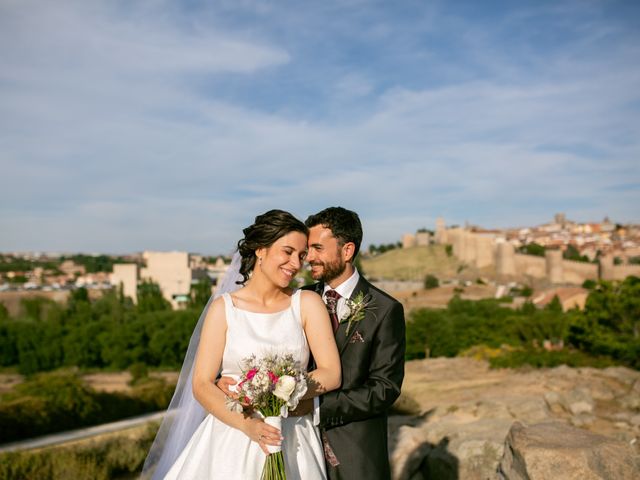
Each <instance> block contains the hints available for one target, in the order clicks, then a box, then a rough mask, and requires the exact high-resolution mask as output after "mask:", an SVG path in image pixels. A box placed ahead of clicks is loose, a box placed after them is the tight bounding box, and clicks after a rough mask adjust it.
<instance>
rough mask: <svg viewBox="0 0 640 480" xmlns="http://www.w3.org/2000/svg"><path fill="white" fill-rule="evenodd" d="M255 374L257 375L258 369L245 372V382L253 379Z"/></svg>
mask: <svg viewBox="0 0 640 480" xmlns="http://www.w3.org/2000/svg"><path fill="white" fill-rule="evenodd" d="M256 373H258V369H257V368H252V369H251V370H249V371H248V372H247V380H251V379H252V378H253V377H255V376H256Z"/></svg>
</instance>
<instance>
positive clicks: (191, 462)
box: [143, 210, 340, 480]
mask: <svg viewBox="0 0 640 480" xmlns="http://www.w3.org/2000/svg"><path fill="white" fill-rule="evenodd" d="M243 233H244V238H243V239H241V240H240V241H239V242H238V252H237V253H236V255H235V256H234V260H233V262H232V265H231V267H230V268H229V271H228V272H227V274H226V275H225V281H224V282H223V284H222V285H221V286H220V288H219V289H218V291H217V293H216V298H215V299H212V300H209V304H208V305H207V307H206V308H205V310H204V312H203V314H202V316H201V318H200V321H199V322H198V325H197V326H196V328H195V330H194V333H193V336H192V339H191V342H190V344H189V349H188V351H187V355H186V358H185V362H184V365H183V367H182V371H181V374H180V378H179V380H178V386H177V387H176V393H175V394H174V397H173V400H172V401H171V405H170V406H169V411H168V413H167V415H166V417H165V420H164V421H163V424H162V426H161V428H160V430H159V432H158V435H157V437H156V440H155V441H154V444H153V446H152V448H151V451H150V453H149V456H148V457H147V460H146V462H145V465H144V469H143V478H149V477H150V476H151V475H152V476H153V479H154V480H155V479H162V478H164V479H190V480H191V479H202V480H210V479H218V478H220V479H225V480H226V479H238V480H240V479H242V480H244V479H258V478H260V475H261V472H262V467H263V465H264V462H265V458H266V454H267V453H268V451H267V446H268V445H280V444H281V445H282V450H283V452H284V459H285V471H286V474H287V479H289V480H292V479H305V480H306V479H324V478H326V473H325V465H324V456H323V450H322V443H321V440H320V434H319V432H318V429H317V428H316V427H314V426H313V421H312V418H311V416H310V415H306V416H303V417H289V418H285V419H284V420H283V422H282V432H281V431H279V430H278V429H276V428H274V427H272V426H270V425H267V424H266V423H265V422H264V421H262V419H260V418H257V417H255V416H247V415H245V414H241V413H235V412H232V411H230V410H228V409H227V407H226V406H225V398H226V397H225V394H224V393H223V392H222V391H221V390H220V389H219V388H217V387H216V385H215V380H216V378H217V377H218V376H219V375H224V376H234V375H235V376H238V375H240V374H241V372H240V368H239V365H240V361H241V360H242V359H243V358H246V357H248V356H250V355H252V354H255V355H257V356H258V357H259V356H261V355H264V354H268V353H293V354H294V356H295V357H296V359H297V360H299V361H300V363H301V365H307V363H308V359H309V353H311V354H312V355H313V358H314V360H315V364H316V366H317V367H316V369H315V370H313V371H312V372H310V373H309V377H310V381H309V390H308V391H307V393H306V394H305V397H304V398H311V397H314V396H317V395H320V394H322V393H325V392H327V391H330V390H333V389H335V388H338V386H339V385H340V359H339V356H338V351H337V348H336V344H335V340H334V335H333V332H332V329H331V322H330V320H329V317H328V313H327V310H326V307H325V305H324V303H323V301H322V299H321V298H320V296H318V295H317V294H316V293H315V292H311V291H301V290H292V289H291V288H289V284H290V282H291V281H292V280H293V278H294V277H295V275H296V273H297V272H298V271H299V270H300V268H301V266H302V262H303V261H304V258H305V255H306V251H307V233H308V231H307V228H306V226H305V225H304V224H303V223H302V222H301V221H300V220H298V219H296V218H295V217H293V216H292V215H291V214H290V213H288V212H284V211H282V210H270V211H268V212H266V213H264V214H263V215H259V216H257V217H256V219H255V223H254V224H253V225H251V226H249V227H247V228H245V229H244V230H243ZM234 268H235V269H236V271H235V272H234V271H233V269H234ZM238 273H239V274H240V275H241V276H242V278H239V275H238ZM238 278H239V282H236V279H238ZM236 283H240V284H242V285H243V286H242V288H240V289H239V290H237V291H234V290H235V289H236V288H237V287H236Z"/></svg>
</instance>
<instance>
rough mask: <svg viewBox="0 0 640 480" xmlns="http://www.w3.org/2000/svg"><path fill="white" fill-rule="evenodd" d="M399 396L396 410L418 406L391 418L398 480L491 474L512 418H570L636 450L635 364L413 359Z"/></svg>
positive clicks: (639, 398)
mask: <svg viewBox="0 0 640 480" xmlns="http://www.w3.org/2000/svg"><path fill="white" fill-rule="evenodd" d="M402 397H406V398H405V400H404V403H402V402H401V403H400V404H399V405H400V406H402V407H403V408H400V409H399V410H401V411H404V412H405V413H410V412H418V413H414V414H412V415H408V416H403V417H391V418H390V424H389V425H390V426H389V434H390V437H389V438H390V447H389V448H390V450H389V451H390V454H391V459H392V465H393V478H394V479H396V480H400V479H402V480H404V479H413V480H420V479H423V478H425V479H426V478H429V479H434V478H435V479H442V480H448V479H450V478H451V479H456V480H487V479H494V478H496V475H497V474H496V471H497V468H498V464H499V463H500V460H501V458H502V457H503V453H504V439H505V437H506V436H507V434H508V433H509V430H510V428H511V426H512V425H513V423H514V422H515V421H519V422H522V423H524V424H528V425H534V424H539V423H545V422H549V421H556V422H562V423H564V424H566V425H567V427H568V428H574V427H571V426H570V425H574V426H577V427H580V428H581V429H584V430H585V432H587V431H590V432H593V433H596V434H600V435H604V436H606V437H609V438H610V439H612V441H616V440H617V441H620V442H623V443H622V444H625V445H627V446H628V447H629V448H631V449H634V450H635V451H636V453H640V425H638V422H639V420H638V415H640V372H637V371H634V370H630V369H628V368H623V367H614V368H608V369H604V370H602V369H595V368H569V367H565V366H563V367H557V368H552V369H538V370H531V369H530V370H508V369H498V370H492V369H490V368H489V367H488V364H487V362H483V361H478V360H474V359H471V358H451V359H449V358H438V359H428V360H417V361H412V362H407V365H406V375H405V381H404V385H403V392H402V396H401V399H402ZM407 405H410V406H411V408H406V406H407ZM587 433H588V432H587ZM551 478H553V477H551ZM555 478H564V477H555ZM613 478H615V477H613ZM638 478H639V479H640V476H639V477H638ZM580 480H587V477H585V478H581V479H580Z"/></svg>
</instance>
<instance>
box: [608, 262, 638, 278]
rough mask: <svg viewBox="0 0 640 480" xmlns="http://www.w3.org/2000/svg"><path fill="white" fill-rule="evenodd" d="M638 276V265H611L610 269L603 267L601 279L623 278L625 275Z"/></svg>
mask: <svg viewBox="0 0 640 480" xmlns="http://www.w3.org/2000/svg"><path fill="white" fill-rule="evenodd" d="M630 276H634V277H640V265H613V266H612V267H611V268H610V269H608V270H606V272H605V270H604V269H603V275H602V279H603V280H624V279H625V278H627V277H630Z"/></svg>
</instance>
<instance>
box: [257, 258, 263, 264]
mask: <svg viewBox="0 0 640 480" xmlns="http://www.w3.org/2000/svg"><path fill="white" fill-rule="evenodd" d="M258 265H260V266H262V257H258Z"/></svg>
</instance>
